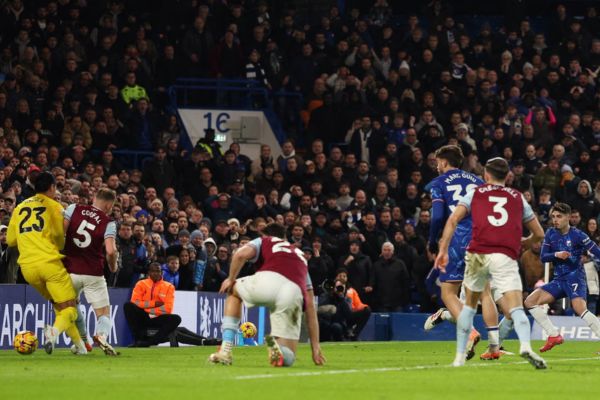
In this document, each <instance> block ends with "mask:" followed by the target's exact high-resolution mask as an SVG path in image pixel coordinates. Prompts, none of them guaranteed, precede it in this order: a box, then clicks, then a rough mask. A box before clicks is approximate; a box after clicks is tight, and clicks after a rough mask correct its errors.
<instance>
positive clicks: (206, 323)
mask: <svg viewBox="0 0 600 400" xmlns="http://www.w3.org/2000/svg"><path fill="white" fill-rule="evenodd" d="M108 293H109V297H110V304H111V306H110V319H111V322H112V330H111V332H110V335H109V337H108V341H109V342H110V344H112V345H113V346H127V345H129V344H131V342H132V338H131V333H130V331H129V327H128V326H127V321H126V320H125V314H124V313H123V304H125V303H126V302H128V301H129V299H130V298H131V289H109V290H108ZM224 305H225V296H224V295H219V294H217V293H207V292H186V291H177V292H176V293H175V305H174V309H173V313H174V314H178V315H180V316H181V325H180V326H183V327H186V328H188V329H189V330H191V331H192V332H196V333H198V334H200V335H202V336H206V337H220V336H221V319H222V318H223V308H224ZM79 307H80V309H81V310H82V312H83V315H84V317H85V322H86V326H87V330H88V334H89V335H90V336H91V335H93V334H94V332H95V329H96V316H95V314H94V310H93V308H92V307H91V306H90V305H89V304H88V303H87V302H85V301H84V300H83V296H82V302H81V304H80V305H79ZM266 315H267V311H266V310H265V308H264V307H259V308H253V309H246V308H245V307H244V310H243V312H242V321H251V322H253V323H254V324H255V325H256V327H257V328H258V335H257V336H258V340H257V341H258V342H259V344H260V343H262V338H263V337H264V335H265V333H266V332H268V330H269V328H270V325H269V319H268V318H267V317H266ZM52 321H54V311H53V309H52V305H51V303H50V302H48V301H46V300H45V299H44V298H43V297H41V296H40V295H39V294H38V293H37V292H36V291H35V289H33V288H32V287H30V286H28V285H0V322H1V325H0V349H9V348H12V345H13V338H14V336H15V334H16V333H17V332H19V331H22V330H30V331H33V332H35V334H36V335H37V336H38V337H39V338H42V337H43V328H44V325H45V324H50V323H52ZM70 344H71V340H70V339H69V338H68V337H67V336H66V335H65V334H62V335H60V337H59V340H58V346H59V347H64V346H70Z"/></svg>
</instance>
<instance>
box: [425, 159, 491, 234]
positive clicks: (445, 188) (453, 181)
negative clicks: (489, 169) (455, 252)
mask: <svg viewBox="0 0 600 400" xmlns="http://www.w3.org/2000/svg"><path fill="white" fill-rule="evenodd" d="M482 184H483V181H482V180H481V179H479V178H478V177H477V176H475V175H473V174H472V173H470V172H466V171H462V170H460V169H453V170H450V171H448V172H446V173H445V174H442V175H440V176H438V177H437V178H435V179H433V180H432V181H431V182H429V184H427V186H426V187H425V190H428V191H429V192H430V193H431V200H432V207H431V224H430V228H429V242H430V243H435V242H437V241H438V239H439V237H440V235H441V233H442V230H443V229H444V225H445V224H446V220H447V219H448V217H449V216H450V214H451V213H452V211H454V208H456V205H457V204H458V201H459V200H460V199H461V198H462V197H463V196H465V195H466V194H467V193H468V192H469V191H472V190H474V189H475V188H476V187H477V186H479V185H482ZM456 229H457V232H458V233H461V232H462V233H463V234H467V233H468V235H469V236H470V235H471V218H463V219H462V221H460V223H459V224H458V226H457V228H456Z"/></svg>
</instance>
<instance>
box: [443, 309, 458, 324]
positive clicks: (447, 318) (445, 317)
mask: <svg viewBox="0 0 600 400" xmlns="http://www.w3.org/2000/svg"><path fill="white" fill-rule="evenodd" d="M442 319H443V320H444V321H450V322H452V323H453V324H455V323H456V320H455V319H454V317H453V316H452V313H451V312H450V311H448V310H444V311H442Z"/></svg>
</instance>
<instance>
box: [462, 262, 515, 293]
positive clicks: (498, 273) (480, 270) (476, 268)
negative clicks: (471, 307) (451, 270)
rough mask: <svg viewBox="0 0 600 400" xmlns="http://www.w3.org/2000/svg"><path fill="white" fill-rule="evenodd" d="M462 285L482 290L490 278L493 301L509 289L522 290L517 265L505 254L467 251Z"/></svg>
mask: <svg viewBox="0 0 600 400" xmlns="http://www.w3.org/2000/svg"><path fill="white" fill-rule="evenodd" d="M465 262H466V265H465V279H464V285H465V286H466V287H467V288H469V290H471V291H474V292H483V290H484V289H485V285H486V284H487V283H488V282H489V281H490V280H491V281H492V282H493V283H492V296H493V297H494V301H497V300H498V299H500V298H501V297H502V296H503V295H504V293H506V292H509V291H511V290H523V285H522V283H521V276H520V275H519V265H518V264H517V261H516V260H513V259H512V258H510V257H509V256H507V255H506V254H502V253H492V254H477V253H471V252H467V254H466V256H465Z"/></svg>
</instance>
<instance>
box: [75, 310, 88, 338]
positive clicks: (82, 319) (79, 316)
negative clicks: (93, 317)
mask: <svg viewBox="0 0 600 400" xmlns="http://www.w3.org/2000/svg"><path fill="white" fill-rule="evenodd" d="M75 325H77V329H78V330H79V335H80V336H81V337H82V338H85V339H87V330H86V329H85V317H84V316H83V313H82V312H81V309H80V308H79V307H77V319H76V320H75Z"/></svg>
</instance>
